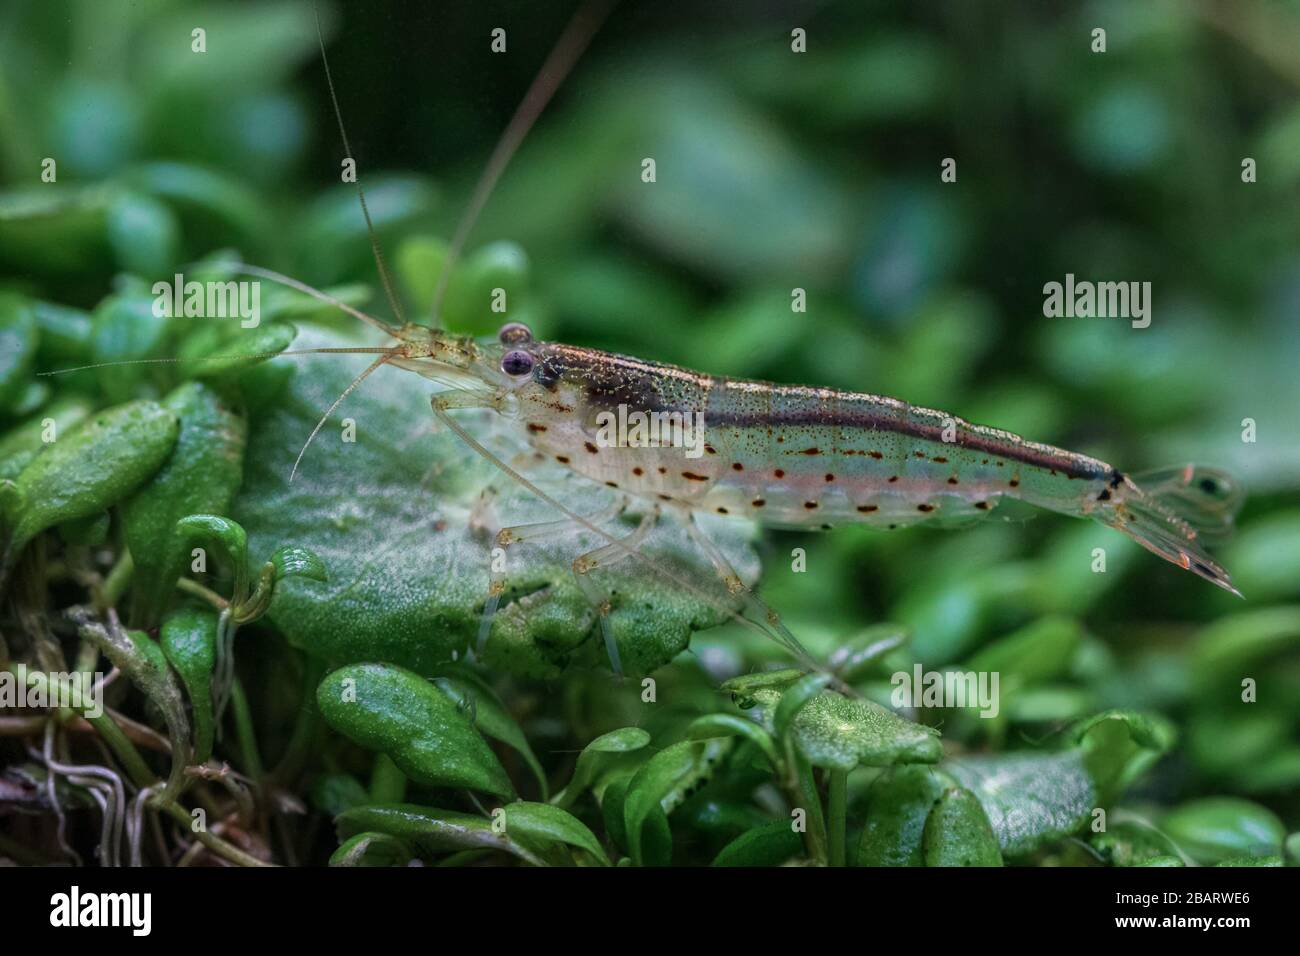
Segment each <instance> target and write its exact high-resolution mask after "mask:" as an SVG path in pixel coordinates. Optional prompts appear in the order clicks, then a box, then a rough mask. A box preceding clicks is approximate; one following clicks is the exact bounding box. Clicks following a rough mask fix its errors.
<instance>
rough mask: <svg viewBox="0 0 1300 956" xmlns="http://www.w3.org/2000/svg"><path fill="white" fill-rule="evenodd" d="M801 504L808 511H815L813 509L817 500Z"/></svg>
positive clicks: (815, 507)
mask: <svg viewBox="0 0 1300 956" xmlns="http://www.w3.org/2000/svg"><path fill="white" fill-rule="evenodd" d="M803 506H804V507H805V508H807V509H808V510H809V511H815V510H816V509H817V502H815V501H805V502H804V503H803Z"/></svg>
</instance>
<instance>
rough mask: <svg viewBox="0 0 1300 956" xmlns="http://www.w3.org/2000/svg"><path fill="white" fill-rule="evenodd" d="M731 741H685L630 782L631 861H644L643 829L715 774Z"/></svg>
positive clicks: (627, 818)
mask: <svg viewBox="0 0 1300 956" xmlns="http://www.w3.org/2000/svg"><path fill="white" fill-rule="evenodd" d="M731 746H732V741H730V740H719V739H712V740H683V741H679V742H678V743H675V744H672V745H671V746H668V747H665V748H664V749H663V750H661V751H659V753H657V754H655V755H654V756H653V757H651V758H650V759H649V760H647V761H646V762H645V764H644V765H643V766H642V767H641V769H640V770H638V771H637V772H636V774H635V775H634V776H633V777H632V779H631V780H630V781H629V783H628V787H627V796H626V797H625V798H624V803H623V821H624V826H625V828H626V831H627V847H628V851H629V853H630V855H631V857H632V862H633V863H634V864H636V865H637V866H640V865H641V864H642V861H643V857H642V853H641V847H642V834H641V828H642V826H643V825H644V824H645V822H646V820H647V818H649V817H650V815H651V814H652V813H653V812H654V811H656V810H661V811H662V812H663V813H665V814H670V813H672V812H673V810H674V809H675V808H676V807H678V806H679V805H680V804H681V802H682V801H683V800H685V799H686V797H687V796H689V795H690V794H691V793H693V792H694V791H695V790H696V789H698V788H699V787H700V786H702V785H703V784H704V783H705V782H707V781H708V780H709V778H710V777H711V776H712V775H713V768H714V765H715V764H716V763H717V762H718V761H719V760H721V759H722V757H723V755H724V754H726V753H727V751H728V750H730V748H731Z"/></svg>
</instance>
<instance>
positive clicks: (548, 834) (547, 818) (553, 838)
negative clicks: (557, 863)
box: [505, 800, 609, 866]
mask: <svg viewBox="0 0 1300 956" xmlns="http://www.w3.org/2000/svg"><path fill="white" fill-rule="evenodd" d="M505 812H506V832H507V833H508V834H509V835H510V837H511V839H513V840H515V841H516V842H517V843H521V844H523V845H524V846H527V847H529V848H530V849H532V850H533V851H534V852H536V853H537V854H538V855H542V854H543V853H544V851H545V850H546V849H547V848H548V847H549V846H554V845H556V844H567V845H568V846H573V847H577V848H578V849H579V850H583V851H585V852H587V853H589V854H591V856H592V857H593V858H594V859H595V860H596V861H597V862H599V863H600V864H601V865H602V866H609V857H607V856H606V855H605V850H604V849H603V848H602V847H601V845H600V841H599V840H597V839H596V835H595V834H594V833H592V832H591V830H590V829H589V828H588V827H587V825H586V824H585V823H583V822H582V821H581V820H579V819H578V818H577V817H575V816H573V814H571V813H569V812H568V811H567V810H561V809H560V808H559V807H553V806H551V805H550V804H549V803H527V802H525V801H522V800H521V801H518V802H515V803H508V804H506V806H505Z"/></svg>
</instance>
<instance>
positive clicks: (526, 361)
mask: <svg viewBox="0 0 1300 956" xmlns="http://www.w3.org/2000/svg"><path fill="white" fill-rule="evenodd" d="M532 370H533V357H532V356H531V355H529V354H528V353H527V352H524V351H520V350H519V349H515V350H513V351H510V352H507V353H506V354H505V355H503V356H501V371H503V372H505V373H506V374H507V375H527V374H528V373H529V372H531V371H532Z"/></svg>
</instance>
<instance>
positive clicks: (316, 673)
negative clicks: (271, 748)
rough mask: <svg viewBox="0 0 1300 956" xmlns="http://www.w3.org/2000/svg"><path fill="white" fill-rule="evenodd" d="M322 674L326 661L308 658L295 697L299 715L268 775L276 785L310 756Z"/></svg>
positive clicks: (289, 777) (285, 782)
mask: <svg viewBox="0 0 1300 956" xmlns="http://www.w3.org/2000/svg"><path fill="white" fill-rule="evenodd" d="M324 674H325V665H324V664H323V663H321V662H320V661H318V660H316V659H314V658H311V657H309V658H307V659H306V661H305V663H304V667H303V675H302V698H301V699H300V700H299V701H298V716H297V718H296V719H295V720H294V724H293V733H292V735H291V736H290V737H289V745H288V746H287V747H286V748H285V751H284V755H283V756H281V757H280V762H279V763H278V764H277V765H276V768H275V769H274V770H273V771H271V777H272V778H273V779H274V780H275V782H276V784H278V785H279V786H282V787H284V786H288V785H290V784H291V783H292V782H293V780H294V778H296V777H297V776H298V774H300V773H302V769H303V767H305V766H306V765H307V760H308V758H309V757H310V756H311V750H312V744H313V743H314V742H315V740H316V731H317V730H318V729H319V727H320V711H319V710H317V708H316V688H317V686H318V685H319V684H320V680H321V677H323V676H324Z"/></svg>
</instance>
